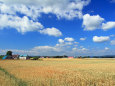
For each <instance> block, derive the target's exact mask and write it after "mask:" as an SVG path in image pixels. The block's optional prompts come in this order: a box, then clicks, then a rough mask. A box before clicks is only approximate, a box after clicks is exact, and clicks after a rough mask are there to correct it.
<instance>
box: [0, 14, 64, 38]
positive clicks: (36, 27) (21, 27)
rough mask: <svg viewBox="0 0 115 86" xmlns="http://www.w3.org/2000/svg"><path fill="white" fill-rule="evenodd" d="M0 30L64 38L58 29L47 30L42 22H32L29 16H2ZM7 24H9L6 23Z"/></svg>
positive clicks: (0, 15) (0, 17)
mask: <svg viewBox="0 0 115 86" xmlns="http://www.w3.org/2000/svg"><path fill="white" fill-rule="evenodd" d="M0 22H1V23H0V29H1V30H2V29H4V28H9V27H10V28H13V29H16V30H17V31H18V32H20V33H22V34H24V33H26V32H31V31H37V32H40V33H41V34H47V35H50V36H56V37H58V36H62V33H61V31H59V30H58V29H56V28H54V27H53V28H46V29H44V26H43V25H42V24H41V23H40V22H34V21H33V20H30V19H29V18H28V17H27V16H24V17H22V18H21V17H18V16H13V15H6V14H0ZM6 22H7V23H6Z"/></svg>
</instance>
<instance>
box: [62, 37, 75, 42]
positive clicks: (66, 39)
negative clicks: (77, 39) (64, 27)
mask: <svg viewBox="0 0 115 86" xmlns="http://www.w3.org/2000/svg"><path fill="white" fill-rule="evenodd" d="M64 40H65V41H69V42H72V41H74V38H70V37H67V38H65V39H64Z"/></svg>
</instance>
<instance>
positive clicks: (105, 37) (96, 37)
mask: <svg viewBox="0 0 115 86" xmlns="http://www.w3.org/2000/svg"><path fill="white" fill-rule="evenodd" d="M109 40H110V37H109V36H100V37H98V36H94V37H93V41H94V42H98V43H101V42H106V41H109Z"/></svg>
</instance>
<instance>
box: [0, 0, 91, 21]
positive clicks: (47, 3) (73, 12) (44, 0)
mask: <svg viewBox="0 0 115 86" xmlns="http://www.w3.org/2000/svg"><path fill="white" fill-rule="evenodd" d="M0 1H1V2H3V3H5V4H6V5H8V6H13V5H16V6H19V5H25V6H28V7H29V8H31V7H32V6H34V7H35V8H36V10H38V12H37V13H45V14H48V13H53V14H55V15H56V16H57V17H58V18H66V19H72V18H75V17H78V18H81V17H82V9H83V8H84V6H87V5H88V4H89V3H90V0H26V1H25V0H10V1H9V0H0ZM17 10H18V11H19V10H20V9H17ZM20 12H23V13H25V12H27V13H28V14H30V13H29V12H28V9H26V8H25V7H24V9H22V10H20ZM30 12H31V9H30ZM27 13H26V14H27Z"/></svg>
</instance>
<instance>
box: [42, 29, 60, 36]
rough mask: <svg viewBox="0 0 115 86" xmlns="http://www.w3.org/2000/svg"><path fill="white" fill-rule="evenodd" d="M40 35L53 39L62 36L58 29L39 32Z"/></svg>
mask: <svg viewBox="0 0 115 86" xmlns="http://www.w3.org/2000/svg"><path fill="white" fill-rule="evenodd" d="M40 33H42V34H47V35H49V36H55V37H59V36H62V33H61V31H59V30H58V29H56V28H54V27H52V28H46V29H43V30H40Z"/></svg>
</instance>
